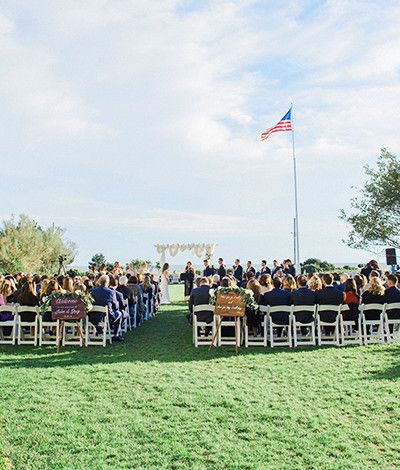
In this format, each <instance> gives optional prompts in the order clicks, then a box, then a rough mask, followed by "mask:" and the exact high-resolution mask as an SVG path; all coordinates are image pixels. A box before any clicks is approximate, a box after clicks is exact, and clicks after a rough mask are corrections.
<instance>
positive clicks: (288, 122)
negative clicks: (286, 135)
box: [261, 108, 292, 140]
mask: <svg viewBox="0 0 400 470" xmlns="http://www.w3.org/2000/svg"><path fill="white" fill-rule="evenodd" d="M291 130H292V108H290V109H289V111H288V112H287V113H286V114H285V115H284V116H283V118H282V119H281V120H280V121H279V122H278V124H277V125H276V126H274V127H271V128H270V129H267V130H266V131H264V132H263V133H262V134H261V140H267V139H268V137H269V136H270V135H271V134H273V133H274V132H281V131H282V132H284V131H291Z"/></svg>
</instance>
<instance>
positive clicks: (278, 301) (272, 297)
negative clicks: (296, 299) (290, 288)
mask: <svg viewBox="0 0 400 470" xmlns="http://www.w3.org/2000/svg"><path fill="white" fill-rule="evenodd" d="M260 303H261V305H270V306H271V307H276V306H278V305H291V304H292V302H291V296H290V292H287V291H286V290H283V289H277V288H276V287H275V288H274V289H272V290H270V291H269V292H266V293H265V294H264V295H263V296H262V297H261V299H260Z"/></svg>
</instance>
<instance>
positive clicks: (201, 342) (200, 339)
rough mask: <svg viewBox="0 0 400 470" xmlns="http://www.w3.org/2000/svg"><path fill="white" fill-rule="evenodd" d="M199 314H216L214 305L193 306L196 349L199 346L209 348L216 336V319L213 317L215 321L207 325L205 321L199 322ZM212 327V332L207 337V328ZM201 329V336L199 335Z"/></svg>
mask: <svg viewBox="0 0 400 470" xmlns="http://www.w3.org/2000/svg"><path fill="white" fill-rule="evenodd" d="M197 312H212V313H214V305H209V304H203V305H194V306H193V343H194V347H195V348H197V347H199V346H208V345H210V344H211V341H212V338H213V337H214V334H215V329H216V324H215V317H214V315H213V320H212V322H211V323H206V322H204V321H198V320H197V315H196V313H197ZM210 327H211V332H210V333H209V334H208V335H207V336H206V335H205V330H206V328H210ZM199 329H200V334H199Z"/></svg>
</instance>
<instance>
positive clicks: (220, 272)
mask: <svg viewBox="0 0 400 470" xmlns="http://www.w3.org/2000/svg"><path fill="white" fill-rule="evenodd" d="M217 274H218V276H219V277H220V279H221V280H222V278H223V277H225V276H226V268H225V265H223V264H221V265H220V266H219V267H218V271H217Z"/></svg>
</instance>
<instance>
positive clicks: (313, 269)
mask: <svg viewBox="0 0 400 470" xmlns="http://www.w3.org/2000/svg"><path fill="white" fill-rule="evenodd" d="M301 270H302V272H303V273H306V274H315V273H319V272H321V267H320V265H319V264H314V263H311V264H303V266H302V269H301Z"/></svg>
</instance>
